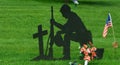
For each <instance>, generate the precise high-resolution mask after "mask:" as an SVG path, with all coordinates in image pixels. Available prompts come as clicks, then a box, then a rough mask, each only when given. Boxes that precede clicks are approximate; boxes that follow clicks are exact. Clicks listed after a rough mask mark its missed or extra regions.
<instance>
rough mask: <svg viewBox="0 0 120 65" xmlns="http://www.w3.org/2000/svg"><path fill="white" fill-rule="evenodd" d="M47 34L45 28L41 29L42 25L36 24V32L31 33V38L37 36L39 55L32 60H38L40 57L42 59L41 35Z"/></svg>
mask: <svg viewBox="0 0 120 65" xmlns="http://www.w3.org/2000/svg"><path fill="white" fill-rule="evenodd" d="M46 34H47V30H45V31H42V25H39V26H38V33H35V34H33V38H37V37H38V40H39V54H40V55H39V56H37V57H36V58H34V59H32V60H40V59H44V58H45V57H44V47H43V35H46Z"/></svg>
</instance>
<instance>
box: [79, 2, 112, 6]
mask: <svg viewBox="0 0 120 65" xmlns="http://www.w3.org/2000/svg"><path fill="white" fill-rule="evenodd" d="M79 2H80V5H101V6H111V5H114V4H113V3H111V2H109V1H107V2H105V1H79Z"/></svg>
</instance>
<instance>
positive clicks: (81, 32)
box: [51, 4, 92, 60]
mask: <svg viewBox="0 0 120 65" xmlns="http://www.w3.org/2000/svg"><path fill="white" fill-rule="evenodd" d="M60 12H61V14H62V16H63V17H64V18H66V19H67V22H66V23H65V24H64V25H62V24H60V23H58V22H56V21H55V20H54V19H52V22H51V23H52V24H53V25H54V26H56V27H57V28H59V29H60V31H58V32H56V35H55V36H54V43H55V44H56V45H57V46H59V47H61V46H62V47H63V55H64V56H63V57H62V58H60V59H65V60H69V59H70V40H72V41H75V42H79V44H80V46H83V44H88V43H89V41H91V42H92V34H91V32H90V31H89V30H87V29H86V27H85V25H84V24H83V22H82V20H81V18H80V17H79V16H78V15H77V14H76V13H74V12H72V11H71V8H70V7H69V6H68V5H67V4H64V5H63V6H62V7H61V9H60ZM63 35H64V37H63V38H62V36H63Z"/></svg>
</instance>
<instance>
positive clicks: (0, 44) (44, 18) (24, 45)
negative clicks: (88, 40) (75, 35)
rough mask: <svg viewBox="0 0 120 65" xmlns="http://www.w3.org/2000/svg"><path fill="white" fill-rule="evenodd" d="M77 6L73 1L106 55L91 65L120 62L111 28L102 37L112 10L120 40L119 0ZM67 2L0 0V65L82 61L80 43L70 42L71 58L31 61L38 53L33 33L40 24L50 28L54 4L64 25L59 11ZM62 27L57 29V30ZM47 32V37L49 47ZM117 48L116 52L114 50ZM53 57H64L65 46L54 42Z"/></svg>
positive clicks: (94, 0) (63, 64)
mask: <svg viewBox="0 0 120 65" xmlns="http://www.w3.org/2000/svg"><path fill="white" fill-rule="evenodd" d="M79 1H80V5H78V6H77V7H76V6H75V5H74V4H73V3H72V2H70V3H69V5H70V7H71V9H72V11H74V12H76V13H77V14H78V15H79V16H80V17H81V19H82V21H83V22H84V24H85V25H86V27H87V28H88V29H89V30H91V32H92V34H93V42H94V45H95V46H96V47H97V48H104V49H105V52H104V57H103V59H101V60H94V61H91V62H90V63H89V65H120V63H119V62H120V52H119V50H120V48H117V49H116V50H115V49H114V48H113V47H112V43H113V42H114V39H113V35H112V29H109V32H108V36H107V38H105V39H104V38H102V32H103V28H104V25H105V21H106V18H107V15H108V13H109V12H110V13H111V16H112V20H113V26H114V31H115V38H116V41H117V42H118V43H119V42H120V40H119V39H120V33H119V32H120V27H119V25H120V22H119V21H120V12H119V11H120V8H119V7H120V4H119V3H120V1H119V0H79ZM63 3H64V1H59V0H54V1H52V0H48V1H47V0H46V1H44V0H0V65H69V62H70V61H74V60H76V61H77V62H78V63H81V64H83V61H81V60H79V49H78V46H79V44H78V43H77V42H74V41H71V58H72V59H71V60H66V61H62V60H56V61H53V60H51V61H47V60H40V61H30V60H31V59H33V58H34V57H36V56H38V55H39V52H38V40H37V39H33V37H32V35H33V34H34V33H36V32H37V26H38V25H40V24H41V25H42V26H43V30H48V31H49V30H50V29H49V27H50V23H49V21H50V7H51V5H53V7H54V17H55V20H56V21H58V22H60V23H62V24H64V23H65V22H64V21H66V19H64V18H63V17H62V15H61V13H60V12H59V9H60V7H61V6H62V4H63ZM58 30H59V29H57V28H55V32H56V31H58ZM47 38H48V35H45V36H44V47H46V41H47ZM115 51H116V52H115ZM54 57H55V58H60V57H62V47H57V46H56V45H54Z"/></svg>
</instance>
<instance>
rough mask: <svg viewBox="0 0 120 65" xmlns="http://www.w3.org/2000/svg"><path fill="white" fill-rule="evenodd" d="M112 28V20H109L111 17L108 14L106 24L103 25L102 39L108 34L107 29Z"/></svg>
mask: <svg viewBox="0 0 120 65" xmlns="http://www.w3.org/2000/svg"><path fill="white" fill-rule="evenodd" d="M110 27H112V18H111V15H110V13H109V14H108V18H107V20H106V24H105V27H104V30H103V37H104V38H105V37H106V35H107V33H108V29H109V28H110Z"/></svg>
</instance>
